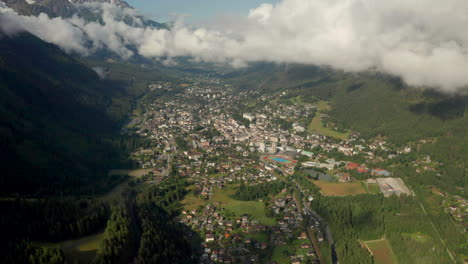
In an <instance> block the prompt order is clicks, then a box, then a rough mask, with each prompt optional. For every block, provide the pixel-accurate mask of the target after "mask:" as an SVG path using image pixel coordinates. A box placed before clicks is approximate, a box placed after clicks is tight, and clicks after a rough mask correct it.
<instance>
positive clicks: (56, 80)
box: [0, 33, 128, 193]
mask: <svg viewBox="0 0 468 264" xmlns="http://www.w3.org/2000/svg"><path fill="white" fill-rule="evenodd" d="M117 96H125V91H124V90H123V88H122V87H121V86H120V85H119V84H118V83H111V82H108V81H103V80H101V79H99V77H98V75H97V74H96V73H95V72H94V71H93V70H91V69H90V68H87V67H86V66H84V65H83V64H81V63H79V62H77V61H76V60H74V59H73V58H71V57H69V56H68V55H66V54H64V53H63V52H62V51H61V50H60V49H59V48H58V47H56V46H54V45H51V44H47V43H45V42H43V41H41V40H39V39H38V38H36V37H34V36H32V35H31V34H28V33H24V34H21V35H18V36H16V37H13V38H10V37H6V36H2V38H1V41H0V149H1V150H2V151H1V154H0V155H1V157H0V163H1V167H2V174H1V176H0V177H1V178H0V183H1V184H0V186H1V189H0V191H1V192H3V193H21V192H22V193H38V192H41V191H42V192H54V193H60V192H68V191H71V190H73V191H81V187H84V186H86V187H87V188H88V191H92V190H97V189H99V188H100V185H101V183H104V182H105V181H106V180H107V179H105V178H106V174H107V170H108V169H109V168H110V167H111V166H112V164H114V165H115V164H117V163H118V162H119V157H118V156H119V155H118V150H117V149H116V148H114V147H113V146H112V145H111V140H110V138H111V137H112V135H113V134H114V133H115V132H116V131H117V128H118V126H117V125H118V121H119V120H121V119H122V116H119V115H118V114H113V115H111V114H110V113H108V112H109V111H107V109H111V107H114V108H115V105H113V104H112V99H113V97H117ZM127 104H128V102H127ZM118 107H120V106H118ZM118 107H117V108H118ZM122 107H123V105H122ZM111 116H112V117H111ZM91 183H92V184H91Z"/></svg>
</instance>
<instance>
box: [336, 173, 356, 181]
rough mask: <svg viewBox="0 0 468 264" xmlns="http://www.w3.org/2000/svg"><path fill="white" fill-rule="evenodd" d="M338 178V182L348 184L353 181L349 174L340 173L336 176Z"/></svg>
mask: <svg viewBox="0 0 468 264" xmlns="http://www.w3.org/2000/svg"><path fill="white" fill-rule="evenodd" d="M338 177H339V181H340V182H350V181H352V180H353V178H352V177H351V175H350V174H349V173H340V174H338Z"/></svg>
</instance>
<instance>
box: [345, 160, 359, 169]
mask: <svg viewBox="0 0 468 264" xmlns="http://www.w3.org/2000/svg"><path fill="white" fill-rule="evenodd" d="M358 167H359V164H357V163H352V162H350V163H348V166H346V169H348V170H354V169H357V168H358Z"/></svg>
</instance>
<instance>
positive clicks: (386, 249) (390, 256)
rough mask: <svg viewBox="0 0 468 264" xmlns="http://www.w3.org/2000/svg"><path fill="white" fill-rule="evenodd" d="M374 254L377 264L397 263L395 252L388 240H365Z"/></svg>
mask: <svg viewBox="0 0 468 264" xmlns="http://www.w3.org/2000/svg"><path fill="white" fill-rule="evenodd" d="M364 243H365V244H366V245H367V247H368V248H369V250H370V251H371V252H372V255H373V256H374V260H375V263H376V264H395V263H397V261H396V257H395V254H394V253H393V250H392V248H391V246H390V244H389V243H388V240H386V239H381V240H373V241H366V242H364Z"/></svg>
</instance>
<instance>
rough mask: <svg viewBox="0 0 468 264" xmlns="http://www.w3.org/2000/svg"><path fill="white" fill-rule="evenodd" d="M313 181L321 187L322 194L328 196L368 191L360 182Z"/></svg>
mask: <svg viewBox="0 0 468 264" xmlns="http://www.w3.org/2000/svg"><path fill="white" fill-rule="evenodd" d="M312 182H313V183H314V184H315V185H317V186H318V187H320V190H321V192H322V194H324V195H327V196H348V195H356V194H364V193H366V190H365V189H364V188H363V187H362V184H361V183H360V182H336V183H335V182H326V181H312Z"/></svg>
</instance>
